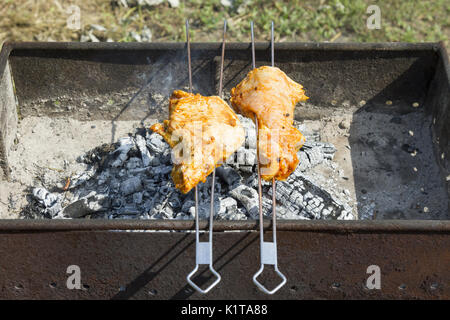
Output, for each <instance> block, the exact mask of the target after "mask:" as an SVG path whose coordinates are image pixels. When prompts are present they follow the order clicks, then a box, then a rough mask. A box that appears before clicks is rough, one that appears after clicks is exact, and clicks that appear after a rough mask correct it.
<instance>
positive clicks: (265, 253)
mask: <svg viewBox="0 0 450 320" xmlns="http://www.w3.org/2000/svg"><path fill="white" fill-rule="evenodd" d="M250 29H251V41H252V66H253V69H255V67H256V62H255V38H254V33H253V21H252V22H251V23H250ZM273 34H274V32H273V21H272V25H271V42H270V44H271V58H272V59H271V60H272V67H273V66H274V64H275V63H274V56H275V54H274V52H275V49H274V39H273ZM255 127H256V137H257V142H256V159H257V166H256V168H257V171H258V196H259V240H260V241H259V242H260V256H261V267H260V268H259V270H258V271H257V272H256V273H255V275H254V276H253V282H254V283H255V284H256V286H257V287H258V288H259V289H260V290H261V291H263V292H265V293H267V294H274V293H275V292H277V291H278V290H279V289H280V288H281V287H282V286H284V284H285V283H286V281H287V279H286V277H285V276H284V274H282V273H281V272H280V270H278V258H277V233H276V232H277V224H276V223H277V214H276V197H275V191H276V180H275V177H274V178H272V234H273V241H272V242H266V241H264V228H263V223H264V219H263V212H262V187H261V169H260V165H259V141H258V140H259V135H258V130H259V128H258V118H257V117H256V114H255ZM265 264H270V265H273V266H274V269H275V272H276V273H277V274H278V275H279V276H280V277H281V279H282V281H281V283H280V284H279V285H278V286H276V287H275V288H274V289H272V290H268V289H267V288H266V287H264V286H263V285H262V284H261V283H260V282H259V281H258V279H257V278H258V276H259V275H260V274H261V273H262V272H263V271H264V265H265Z"/></svg>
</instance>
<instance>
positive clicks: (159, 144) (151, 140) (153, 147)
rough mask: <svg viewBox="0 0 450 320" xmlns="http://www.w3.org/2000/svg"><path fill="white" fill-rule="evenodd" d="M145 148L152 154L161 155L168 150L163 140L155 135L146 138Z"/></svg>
mask: <svg viewBox="0 0 450 320" xmlns="http://www.w3.org/2000/svg"><path fill="white" fill-rule="evenodd" d="M147 147H148V148H149V149H150V151H152V152H153V153H154V154H162V153H163V152H164V151H165V150H167V149H168V148H169V145H168V144H167V143H166V142H165V141H164V140H163V138H162V137H161V136H160V135H159V134H157V133H151V134H150V135H148V137H147Z"/></svg>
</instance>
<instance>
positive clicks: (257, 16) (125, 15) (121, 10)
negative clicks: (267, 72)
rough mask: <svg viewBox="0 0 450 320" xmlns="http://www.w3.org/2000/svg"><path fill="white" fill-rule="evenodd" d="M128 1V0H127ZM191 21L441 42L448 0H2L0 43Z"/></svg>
mask: <svg viewBox="0 0 450 320" xmlns="http://www.w3.org/2000/svg"><path fill="white" fill-rule="evenodd" d="M128 1H129V0H128ZM371 4H376V5H378V6H379V7H380V9H381V29H380V30H369V29H368V28H367V27H366V20H367V18H368V16H369V14H367V13H366V10H367V7H368V6H369V5H371ZM69 5H78V6H79V7H80V9H81V29H80V30H70V29H68V28H67V27H66V20H67V18H68V16H69V15H68V13H67V12H66V9H67V7H68V6H69ZM186 18H189V20H190V22H191V36H192V39H193V41H220V40H221V32H222V31H221V30H222V23H223V19H227V21H228V26H229V28H228V33H227V37H228V39H229V41H248V39H249V30H250V25H249V22H250V20H253V21H254V23H255V27H256V29H255V32H256V39H257V40H260V41H261V40H268V39H269V34H270V32H269V30H270V22H271V21H272V20H274V21H275V27H276V41H334V42H350V41H352V42H380V41H405V42H420V41H444V43H445V44H446V45H447V46H448V45H449V42H448V39H449V35H450V0H434V1H431V0H428V1H427V0H424V1H409V0H404V1H400V0H390V1H387V0H385V1H367V0H354V1H350V0H329V1H326V0H311V1H300V0H294V1H268V0H261V1H255V0H235V1H233V6H231V7H225V6H223V5H222V4H221V3H220V1H219V0H206V1H200V0H192V1H183V0H180V6H179V7H177V8H172V7H170V5H169V3H168V2H164V3H162V4H160V5H156V6H139V5H133V6H129V7H124V6H122V5H120V4H118V1H114V0H113V1H110V0H92V1H87V0H78V1H77V0H73V1H63V0H0V42H4V41H79V40H80V37H81V35H83V34H87V33H88V31H89V30H90V29H91V25H92V24H97V25H101V26H103V27H105V28H106V31H93V34H94V35H95V36H96V37H97V38H98V39H99V40H100V41H106V40H108V39H109V40H110V41H122V42H127V41H135V40H134V39H133V36H132V35H133V32H134V33H141V32H142V30H143V29H144V28H145V27H147V28H149V29H150V30H151V32H152V41H184V40H185V33H184V32H185V31H184V21H185V19H186Z"/></svg>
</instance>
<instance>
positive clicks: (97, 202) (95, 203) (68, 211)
mask: <svg viewBox="0 0 450 320" xmlns="http://www.w3.org/2000/svg"><path fill="white" fill-rule="evenodd" d="M108 202H109V199H108V198H107V197H105V196H104V195H98V194H96V193H95V191H93V192H91V193H90V194H88V195H87V196H86V197H83V198H81V199H78V200H77V201H75V202H72V203H71V204H69V205H68V206H67V207H65V208H64V210H63V211H62V215H63V216H67V217H70V218H81V217H84V216H86V215H88V214H91V213H95V212H98V211H105V210H107V208H108V207H109V205H108Z"/></svg>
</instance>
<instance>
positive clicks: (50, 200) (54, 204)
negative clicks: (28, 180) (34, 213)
mask: <svg viewBox="0 0 450 320" xmlns="http://www.w3.org/2000/svg"><path fill="white" fill-rule="evenodd" d="M33 197H34V198H35V199H36V200H37V201H38V203H39V204H40V205H41V206H43V208H44V209H43V213H44V214H45V215H50V217H55V216H56V215H57V214H58V213H59V212H60V211H61V209H62V207H61V196H60V195H59V194H55V193H50V192H48V191H47V190H46V189H44V188H34V189H33Z"/></svg>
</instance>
